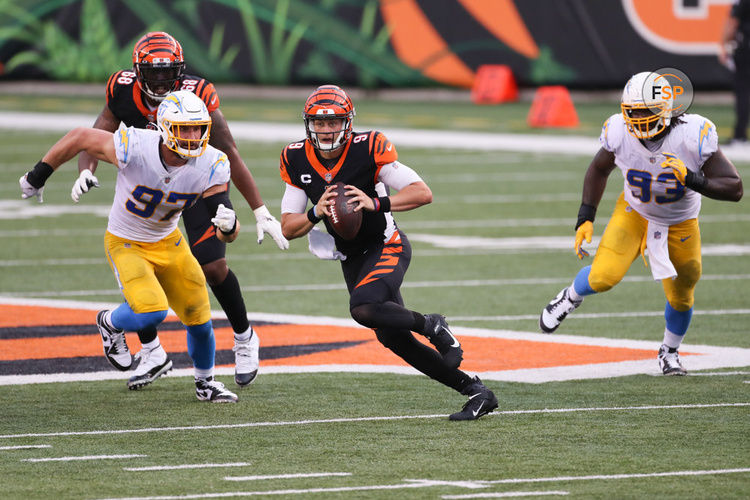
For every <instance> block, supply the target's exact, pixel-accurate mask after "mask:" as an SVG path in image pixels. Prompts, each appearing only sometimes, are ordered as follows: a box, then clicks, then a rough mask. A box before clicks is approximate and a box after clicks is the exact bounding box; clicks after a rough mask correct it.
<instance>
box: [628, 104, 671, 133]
mask: <svg viewBox="0 0 750 500" xmlns="http://www.w3.org/2000/svg"><path fill="white" fill-rule="evenodd" d="M665 108H666V106H665V105H664V104H659V105H650V106H648V105H646V104H625V103H622V104H621V105H620V109H622V116H623V118H624V119H625V123H626V124H627V126H628V132H630V133H631V134H632V135H633V136H635V137H636V138H638V139H649V138H651V137H654V136H657V135H659V134H661V133H662V132H663V131H664V129H666V128H667V126H668V125H669V122H670V118H669V110H667V109H665ZM640 110H644V111H640ZM639 111H640V112H639ZM665 114H666V116H667V117H666V118H665Z"/></svg>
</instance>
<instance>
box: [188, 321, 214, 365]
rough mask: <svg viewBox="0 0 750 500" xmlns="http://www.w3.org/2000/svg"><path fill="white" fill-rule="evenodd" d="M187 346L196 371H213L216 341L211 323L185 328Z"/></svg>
mask: <svg viewBox="0 0 750 500" xmlns="http://www.w3.org/2000/svg"><path fill="white" fill-rule="evenodd" d="M187 333H188V335H187V345H188V354H189V355H190V359H192V360H193V366H194V367H195V369H196V373H197V371H198V370H210V371H211V372H213V369H214V354H215V353H216V339H215V338H214V329H213V326H212V325H211V321H210V320H209V321H207V322H205V323H203V324H201V325H190V326H188V327H187Z"/></svg>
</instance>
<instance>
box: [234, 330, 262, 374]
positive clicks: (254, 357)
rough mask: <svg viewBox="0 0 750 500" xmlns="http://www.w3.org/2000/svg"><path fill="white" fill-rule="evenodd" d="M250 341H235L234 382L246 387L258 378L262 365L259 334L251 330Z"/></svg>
mask: <svg viewBox="0 0 750 500" xmlns="http://www.w3.org/2000/svg"><path fill="white" fill-rule="evenodd" d="M250 331H251V333H250V339H248V340H246V341H245V342H238V341H237V340H235V341H234V347H232V350H233V351H234V382H235V383H236V384H237V385H238V386H240V387H245V386H247V385H250V384H252V383H253V382H254V381H255V379H256V377H257V376H258V367H259V365H260V358H259V355H258V354H259V351H260V339H258V334H257V333H256V332H255V330H253V329H252V328H251V329H250Z"/></svg>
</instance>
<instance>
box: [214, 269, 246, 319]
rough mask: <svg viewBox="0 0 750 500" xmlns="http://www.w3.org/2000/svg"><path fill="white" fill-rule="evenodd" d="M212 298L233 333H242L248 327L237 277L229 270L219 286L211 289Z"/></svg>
mask: <svg viewBox="0 0 750 500" xmlns="http://www.w3.org/2000/svg"><path fill="white" fill-rule="evenodd" d="M211 291H212V292H213V293H214V297H216V300H218V301H219V304H220V305H221V308H222V309H223V310H224V312H225V313H226V315H227V319H228V320H229V323H230V324H231V325H232V330H234V331H235V332H244V331H246V330H247V329H248V327H249V326H250V322H249V321H248V319H247V309H245V300H244V299H243V298H242V291H241V290H240V282H239V281H237V276H235V275H234V273H233V272H232V270H231V269H230V270H229V272H228V273H227V277H226V278H224V281H223V282H222V283H221V284H220V285H215V286H212V287H211Z"/></svg>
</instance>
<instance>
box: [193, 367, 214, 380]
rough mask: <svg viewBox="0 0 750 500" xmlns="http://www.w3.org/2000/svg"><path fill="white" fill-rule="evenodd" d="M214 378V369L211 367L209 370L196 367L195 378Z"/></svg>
mask: <svg viewBox="0 0 750 500" xmlns="http://www.w3.org/2000/svg"><path fill="white" fill-rule="evenodd" d="M213 378H214V369H213V368H209V369H208V370H201V369H200V368H195V380H213Z"/></svg>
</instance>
